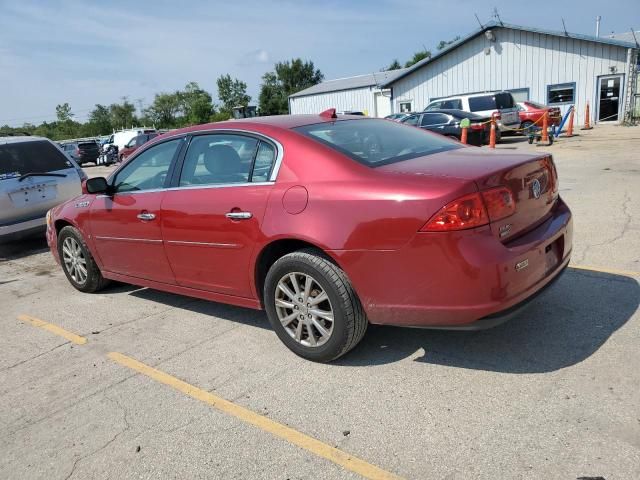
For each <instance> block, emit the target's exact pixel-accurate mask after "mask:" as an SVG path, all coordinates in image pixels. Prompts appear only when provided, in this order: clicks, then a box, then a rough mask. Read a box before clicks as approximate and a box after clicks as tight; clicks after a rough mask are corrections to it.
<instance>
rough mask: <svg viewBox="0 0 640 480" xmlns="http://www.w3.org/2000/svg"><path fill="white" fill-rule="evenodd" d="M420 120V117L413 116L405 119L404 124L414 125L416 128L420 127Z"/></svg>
mask: <svg viewBox="0 0 640 480" xmlns="http://www.w3.org/2000/svg"><path fill="white" fill-rule="evenodd" d="M419 119H420V117H419V116H418V115H411V116H410V117H407V118H405V119H404V120H403V121H402V123H405V124H407V125H413V126H414V127H415V126H416V125H418V120H419Z"/></svg>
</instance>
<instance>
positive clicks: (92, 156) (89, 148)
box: [60, 141, 100, 165]
mask: <svg viewBox="0 0 640 480" xmlns="http://www.w3.org/2000/svg"><path fill="white" fill-rule="evenodd" d="M60 147H61V148H62V150H64V151H65V152H66V153H67V154H68V155H69V156H70V157H71V158H73V159H74V160H75V161H76V162H77V163H78V164H79V165H83V164H85V163H90V162H93V163H96V162H97V160H98V156H100V147H99V146H98V144H97V143H96V142H95V141H87V142H69V143H62V144H60Z"/></svg>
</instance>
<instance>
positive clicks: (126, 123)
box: [109, 97, 138, 129]
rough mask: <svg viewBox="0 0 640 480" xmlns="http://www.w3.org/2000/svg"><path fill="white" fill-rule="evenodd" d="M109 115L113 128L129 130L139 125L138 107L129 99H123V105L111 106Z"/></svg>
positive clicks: (114, 104)
mask: <svg viewBox="0 0 640 480" xmlns="http://www.w3.org/2000/svg"><path fill="white" fill-rule="evenodd" d="M109 115H110V116H111V125H112V126H113V128H116V129H118V128H127V127H131V126H133V125H135V124H136V123H138V119H137V118H136V107H135V106H134V105H133V103H131V102H130V101H129V100H128V99H127V97H122V103H112V104H111V105H109Z"/></svg>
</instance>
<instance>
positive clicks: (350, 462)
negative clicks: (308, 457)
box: [108, 352, 402, 480]
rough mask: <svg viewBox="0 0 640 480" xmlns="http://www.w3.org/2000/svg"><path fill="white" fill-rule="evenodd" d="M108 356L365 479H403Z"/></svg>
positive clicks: (156, 372)
mask: <svg viewBox="0 0 640 480" xmlns="http://www.w3.org/2000/svg"><path fill="white" fill-rule="evenodd" d="M108 356H109V358H111V359H112V360H113V361H115V362H117V363H119V364H120V365H124V366H125V367H128V368H130V369H132V370H135V371H137V372H139V373H142V374H143V375H146V376H147V377H149V378H152V379H153V380H156V381H157V382H160V383H164V384H165V385H168V386H170V387H172V388H174V389H176V390H178V391H179V392H182V393H184V394H185V395H188V396H190V397H192V398H195V399H196V400H200V401H201V402H204V403H206V404H208V405H210V406H212V407H214V408H216V409H218V410H220V411H221V412H224V413H227V414H229V415H232V416H234V417H236V418H238V419H240V420H242V421H243V422H247V423H250V424H252V425H254V426H256V427H258V428H260V429H261V430H264V431H266V432H269V433H271V434H272V435H275V436H276V437H280V438H282V439H284V440H286V441H287V442H289V443H292V444H294V445H297V446H298V447H300V448H304V449H305V450H308V451H309V452H311V453H313V454H314V455H317V456H319V457H322V458H326V459H327V460H330V461H332V462H333V463H335V464H337V465H340V466H341V467H344V468H346V469H347V470H351V471H352V472H355V473H358V474H360V475H362V476H363V477H365V478H368V479H371V480H402V479H401V477H398V476H397V475H394V474H393V473H390V472H387V471H385V470H382V469H380V468H378V467H376V466H375V465H371V464H370V463H367V462H365V461H364V460H361V459H359V458H356V457H354V456H352V455H349V454H348V453H346V452H343V451H342V450H338V449H337V448H334V447H332V446H330V445H327V444H326V443H323V442H321V441H319V440H316V439H315V438H312V437H310V436H308V435H305V434H304V433H300V432H298V431H297V430H294V429H293V428H290V427H287V426H285V425H282V424H280V423H278V422H275V421H273V420H271V419H269V418H266V417H264V416H262V415H259V414H257V413H255V412H253V411H251V410H248V409H246V408H244V407H241V406H239V405H236V404H235V403H233V402H230V401H228V400H225V399H224V398H221V397H218V396H216V395H214V394H212V393H209V392H207V391H205V390H201V389H199V388H197V387H194V386H193V385H190V384H188V383H186V382H183V381H182V380H179V379H177V378H175V377H172V376H171V375H169V374H167V373H164V372H161V371H160V370H156V369H155V368H153V367H150V366H148V365H145V364H144V363H141V362H139V361H137V360H135V359H133V358H131V357H128V356H126V355H123V354H121V353H118V352H111V353H109V355H108Z"/></svg>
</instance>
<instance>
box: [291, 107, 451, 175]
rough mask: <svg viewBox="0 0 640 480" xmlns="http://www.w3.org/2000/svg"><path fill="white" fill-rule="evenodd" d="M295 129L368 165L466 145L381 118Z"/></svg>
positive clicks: (343, 121)
mask: <svg viewBox="0 0 640 480" xmlns="http://www.w3.org/2000/svg"><path fill="white" fill-rule="evenodd" d="M294 130H295V131H297V132H299V133H301V134H303V135H305V136H307V137H309V138H311V139H313V140H316V141H317V142H319V143H322V144H324V145H326V146H328V147H330V148H332V149H334V150H336V151H338V152H340V153H342V154H344V155H346V156H347V157H349V158H352V159H353V160H355V161H357V162H359V163H362V164H363V165H366V166H368V167H377V166H381V165H388V164H391V163H396V162H400V161H403V160H409V159H411V158H416V157H421V156H425V155H431V154H434V153H438V152H444V151H447V150H455V149H458V148H463V147H462V145H460V144H459V143H457V142H453V141H451V140H449V139H447V138H446V137H440V136H438V135H432V134H430V133H428V132H426V131H424V130H422V129H419V128H409V127H407V126H406V125H404V124H401V123H397V122H388V121H385V120H381V119H363V120H341V121H334V122H324V123H317V124H313V125H305V126H302V127H297V128H295V129H294Z"/></svg>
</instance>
